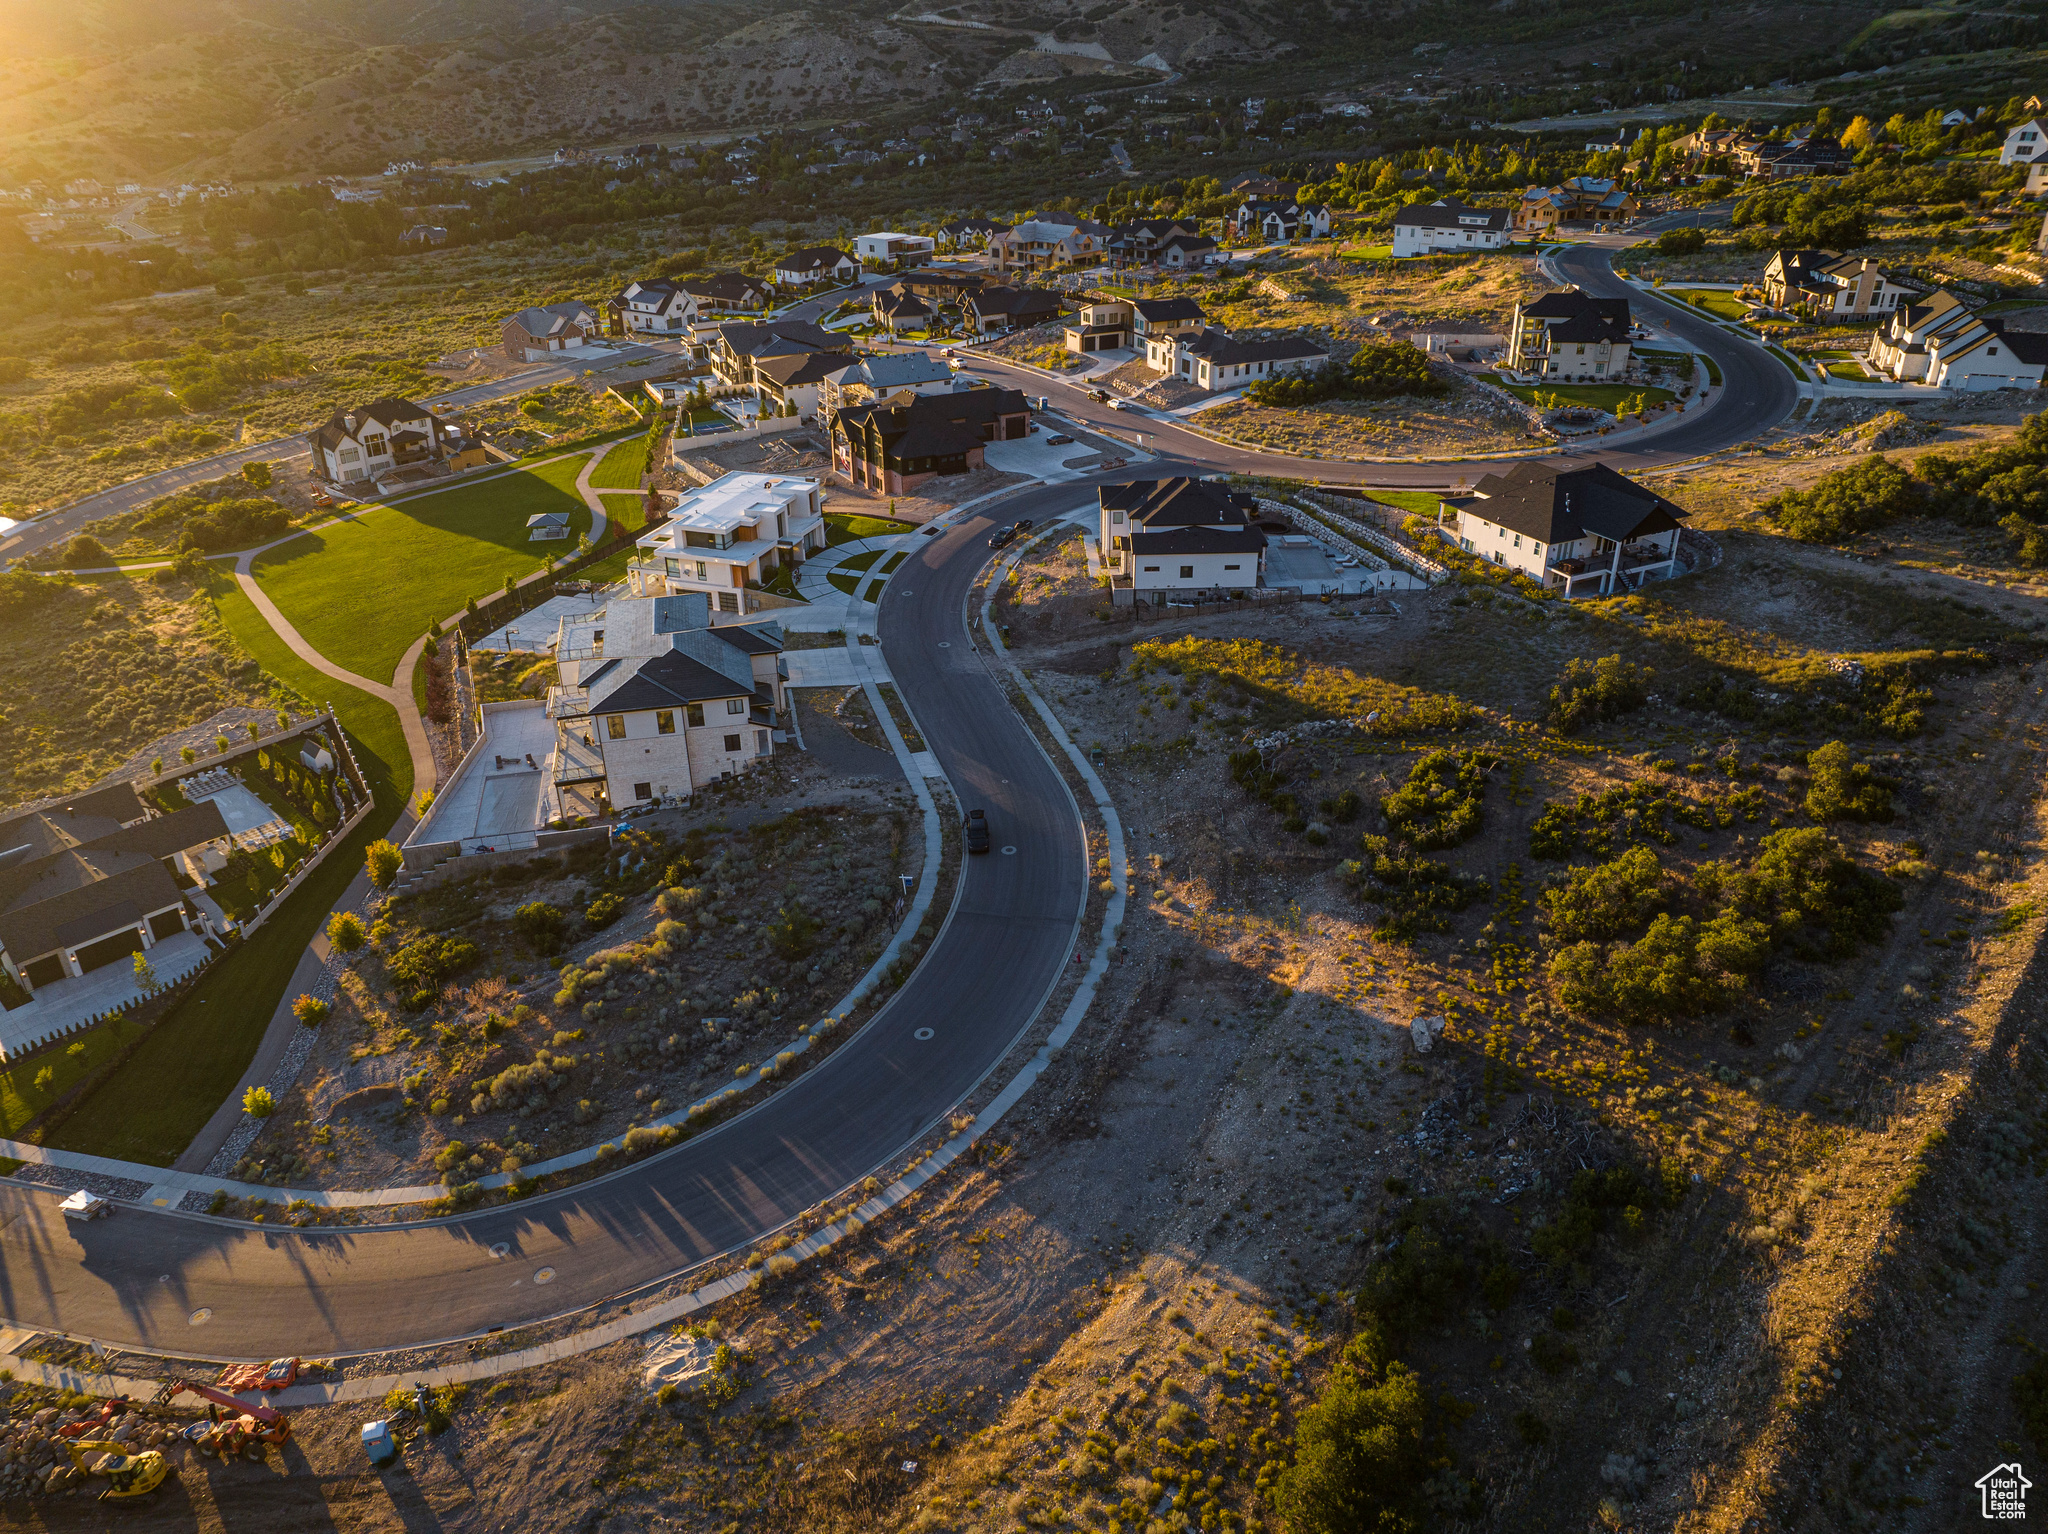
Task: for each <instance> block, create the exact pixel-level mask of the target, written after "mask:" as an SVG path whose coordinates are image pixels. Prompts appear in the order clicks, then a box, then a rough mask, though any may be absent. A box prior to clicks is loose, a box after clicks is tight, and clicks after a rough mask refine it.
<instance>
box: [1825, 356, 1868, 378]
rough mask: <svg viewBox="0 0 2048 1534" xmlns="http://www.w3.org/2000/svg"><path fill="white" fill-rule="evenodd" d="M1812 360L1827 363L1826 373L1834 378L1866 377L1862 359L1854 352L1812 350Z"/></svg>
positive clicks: (1866, 373)
mask: <svg viewBox="0 0 2048 1534" xmlns="http://www.w3.org/2000/svg"><path fill="white" fill-rule="evenodd" d="M1811 360H1812V361H1815V362H1824V363H1826V364H1827V368H1828V373H1829V374H1830V375H1831V376H1832V377H1835V378H1868V377H1869V376H1870V374H1869V373H1868V372H1867V371H1865V369H1864V366H1863V359H1862V358H1860V357H1858V356H1857V355H1856V354H1855V353H1854V352H1814V353H1813V354H1812V357H1811Z"/></svg>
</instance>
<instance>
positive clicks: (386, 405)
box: [310, 332, 530, 448]
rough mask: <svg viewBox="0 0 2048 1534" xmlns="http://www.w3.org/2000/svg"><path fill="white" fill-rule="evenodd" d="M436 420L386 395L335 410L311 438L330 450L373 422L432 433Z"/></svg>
mask: <svg viewBox="0 0 2048 1534" xmlns="http://www.w3.org/2000/svg"><path fill="white" fill-rule="evenodd" d="M529 333H530V332H529ZM350 416H354V417H355V418H356V428H355V431H353V432H352V431H350V430H349V428H348V418H349V417H350ZM433 419H434V413H433V412H432V411H431V410H429V409H427V407H426V406H425V405H415V404H414V403H413V402H412V401H411V400H409V399H398V398H396V397H394V396H391V395H386V396H385V397H384V398H383V399H380V400H372V401H371V402H370V403H369V404H367V405H357V406H355V407H353V408H351V409H348V410H337V411H335V412H334V414H333V415H331V416H329V417H328V418H327V420H326V421H325V422H324V423H323V424H321V425H320V426H318V427H316V428H314V430H313V431H312V432H311V434H310V436H311V439H312V443H313V446H314V447H316V448H328V447H335V446H338V445H339V444H341V443H343V442H349V441H353V440H354V439H355V437H356V435H357V433H359V432H361V431H362V429H363V427H364V425H365V424H366V423H369V422H374V423H376V424H377V425H379V426H382V427H384V428H385V429H386V430H387V431H388V430H390V429H391V428H393V427H396V426H415V425H420V424H422V423H426V424H428V429H429V430H430V431H431V430H432V427H431V423H432V421H433Z"/></svg>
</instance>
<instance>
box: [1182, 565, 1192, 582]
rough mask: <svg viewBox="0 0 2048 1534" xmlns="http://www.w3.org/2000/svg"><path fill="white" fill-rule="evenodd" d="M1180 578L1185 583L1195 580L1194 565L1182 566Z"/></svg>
mask: <svg viewBox="0 0 2048 1534" xmlns="http://www.w3.org/2000/svg"><path fill="white" fill-rule="evenodd" d="M1180 578H1181V579H1182V580H1184V581H1191V580H1193V579H1194V578H1195V567H1194V566H1193V565H1182V566H1181V567H1180Z"/></svg>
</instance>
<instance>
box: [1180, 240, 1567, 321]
mask: <svg viewBox="0 0 2048 1534" xmlns="http://www.w3.org/2000/svg"><path fill="white" fill-rule="evenodd" d="M1550 286H1551V285H1550V284H1549V283H1548V282H1546V281H1544V280H1543V278H1542V275H1541V274H1540V273H1539V272H1538V271H1537V270H1536V263H1535V260H1534V259H1533V258H1531V257H1528V256H1508V255H1501V256H1442V257H1431V258H1429V259H1428V260H1414V261H1391V260H1389V261H1353V260H1347V259H1344V258H1342V257H1340V256H1339V255H1338V254H1337V251H1336V248H1335V247H1334V246H1329V245H1309V246H1304V247H1302V249H1301V250H1300V252H1299V253H1291V254H1289V255H1288V256H1287V257H1286V258H1284V259H1283V260H1282V261H1281V262H1280V264H1279V269H1278V270H1277V271H1274V272H1271V273H1265V272H1258V273H1253V274H1252V275H1250V276H1247V277H1237V278H1219V277H1208V276H1201V277H1191V278H1183V279H1179V280H1176V281H1169V282H1161V283H1156V284H1154V285H1153V287H1152V289H1151V292H1152V294H1153V296H1155V297H1164V296H1167V295H1169V294H1172V295H1179V294H1186V295H1188V296H1190V297H1193V298H1195V299H1197V300H1199V301H1200V303H1201V305H1202V309H1203V312H1204V313H1205V314H1206V315H1207V316H1208V318H1209V322H1210V323H1211V324H1212V325H1222V326H1225V327H1227V328H1228V329H1230V330H1233V331H1235V330H1241V329H1257V328H1260V327H1273V328H1293V327H1298V326H1316V327H1319V328H1322V329H1325V330H1335V331H1344V330H1356V329H1358V328H1360V327H1361V326H1362V324H1363V322H1365V321H1367V320H1374V319H1377V320H1381V321H1383V322H1384V328H1385V329H1388V330H1395V331H1407V330H1430V329H1455V330H1460V331H1481V332H1503V331H1505V330H1506V328H1507V323H1508V321H1509V319H1510V318H1511V317H1512V315H1513V313H1514V308H1515V304H1516V303H1517V302H1521V301H1526V300H1529V299H1533V298H1535V297H1537V296H1538V295H1539V294H1541V293H1543V292H1545V291H1547V290H1548V289H1549V287H1550ZM1273 289H1279V290H1281V292H1277V293H1276V292H1274V291H1272V290H1273ZM1282 293H1287V294H1292V295H1295V296H1293V297H1284V296H1281V294H1282Z"/></svg>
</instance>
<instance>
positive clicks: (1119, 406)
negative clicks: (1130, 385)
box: [1109, 399, 1131, 410]
mask: <svg viewBox="0 0 2048 1534" xmlns="http://www.w3.org/2000/svg"><path fill="white" fill-rule="evenodd" d="M1109 408H1110V409H1112V410H1128V409H1130V408H1131V402H1130V401H1129V400H1127V399H1113V400H1111V401H1110V402H1109Z"/></svg>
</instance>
